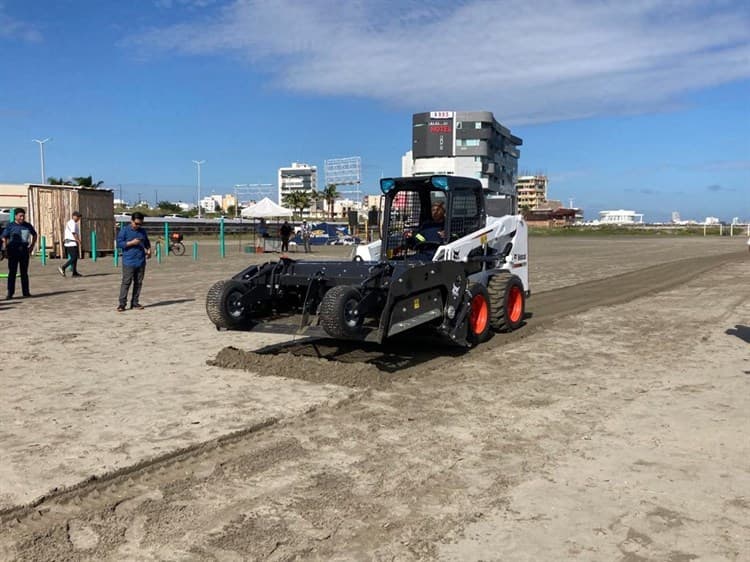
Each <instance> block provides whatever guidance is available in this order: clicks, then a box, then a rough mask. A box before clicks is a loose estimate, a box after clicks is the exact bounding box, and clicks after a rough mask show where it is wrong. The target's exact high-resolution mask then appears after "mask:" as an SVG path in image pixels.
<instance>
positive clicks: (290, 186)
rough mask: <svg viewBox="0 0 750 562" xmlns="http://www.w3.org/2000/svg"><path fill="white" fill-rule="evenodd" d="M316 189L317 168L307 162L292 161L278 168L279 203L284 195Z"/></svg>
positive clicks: (282, 200)
mask: <svg viewBox="0 0 750 562" xmlns="http://www.w3.org/2000/svg"><path fill="white" fill-rule="evenodd" d="M317 189H318V168H317V166H310V165H309V164H302V163H299V162H292V165H291V166H289V167H285V168H279V204H281V205H283V204H284V196H286V195H288V194H290V193H292V192H295V191H303V192H307V193H311V192H312V191H313V190H317Z"/></svg>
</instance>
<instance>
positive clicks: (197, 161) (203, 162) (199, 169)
mask: <svg viewBox="0 0 750 562" xmlns="http://www.w3.org/2000/svg"><path fill="white" fill-rule="evenodd" d="M205 163H206V161H205V160H193V164H195V165H196V166H198V218H201V164H205Z"/></svg>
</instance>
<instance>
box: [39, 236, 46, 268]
mask: <svg viewBox="0 0 750 562" xmlns="http://www.w3.org/2000/svg"><path fill="white" fill-rule="evenodd" d="M41 247H42V255H41V256H40V257H41V259H42V265H47V237H46V236H42V244H41Z"/></svg>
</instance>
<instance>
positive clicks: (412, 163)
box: [401, 111, 523, 212]
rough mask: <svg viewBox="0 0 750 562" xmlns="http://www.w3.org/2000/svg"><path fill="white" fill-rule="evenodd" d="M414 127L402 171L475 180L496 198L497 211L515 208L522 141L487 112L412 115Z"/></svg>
mask: <svg viewBox="0 0 750 562" xmlns="http://www.w3.org/2000/svg"><path fill="white" fill-rule="evenodd" d="M412 126H413V131H412V149H411V150H410V151H409V152H407V153H406V154H405V155H404V157H403V158H402V161H401V168H402V170H401V173H402V175H404V176H421V175H432V174H450V175H456V176H465V177H471V178H477V179H479V180H480V181H481V182H482V185H483V186H484V188H485V189H486V190H487V191H488V196H489V197H490V198H492V199H495V200H496V201H495V203H496V205H495V210H496V211H499V212H515V211H516V209H517V208H518V205H517V197H516V191H515V184H516V177H517V175H518V157H519V155H520V151H519V150H518V147H519V146H521V144H522V143H523V141H522V140H521V139H520V138H518V137H516V136H514V135H512V134H511V133H510V130H509V129H507V128H506V127H504V126H503V125H501V124H500V123H498V122H497V121H496V120H495V117H494V115H493V114H492V113H491V112H489V111H430V112H427V113H415V114H414V115H413V116H412ZM497 200H499V201H497Z"/></svg>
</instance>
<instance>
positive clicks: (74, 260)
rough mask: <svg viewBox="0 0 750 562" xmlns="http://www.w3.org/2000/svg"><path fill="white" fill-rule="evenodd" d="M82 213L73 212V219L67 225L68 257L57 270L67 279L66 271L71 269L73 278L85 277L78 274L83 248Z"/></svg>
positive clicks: (65, 240)
mask: <svg viewBox="0 0 750 562" xmlns="http://www.w3.org/2000/svg"><path fill="white" fill-rule="evenodd" d="M80 222H81V213H79V212H78V211H73V218H71V219H70V220H69V221H68V222H67V224H66V225H65V236H64V237H63V245H64V246H65V254H66V255H67V257H68V261H66V262H65V263H64V264H62V266H60V267H58V268H57V271H58V272H59V273H60V275H62V276H63V277H65V270H66V269H67V268H68V267H70V269H71V271H72V272H73V277H83V276H82V275H81V274H80V273H78V255H79V248H80V247H81V225H80Z"/></svg>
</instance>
